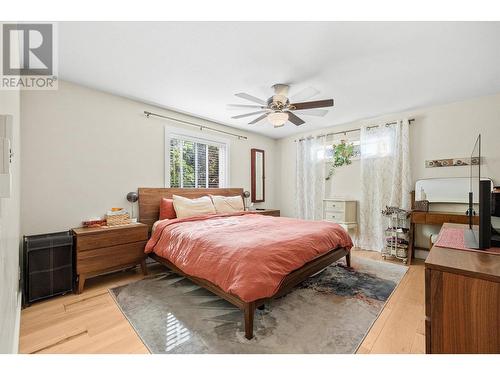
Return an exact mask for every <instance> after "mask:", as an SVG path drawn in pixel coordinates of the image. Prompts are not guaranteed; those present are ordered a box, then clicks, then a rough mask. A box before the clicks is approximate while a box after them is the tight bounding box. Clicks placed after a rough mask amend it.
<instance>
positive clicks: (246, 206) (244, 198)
mask: <svg viewBox="0 0 500 375" xmlns="http://www.w3.org/2000/svg"><path fill="white" fill-rule="evenodd" d="M248 198H250V192H249V191H248V190H245V191H244V192H243V200H244V201H245V211H248Z"/></svg>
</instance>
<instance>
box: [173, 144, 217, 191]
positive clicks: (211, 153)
mask: <svg viewBox="0 0 500 375" xmlns="http://www.w3.org/2000/svg"><path fill="white" fill-rule="evenodd" d="M169 154H170V187H180V188H219V187H224V186H225V183H226V176H225V171H226V145H225V144H222V143H214V142H209V141H203V140H199V139H190V138H187V137H177V136H173V137H171V138H170V152H169Z"/></svg>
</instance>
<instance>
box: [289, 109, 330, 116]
mask: <svg viewBox="0 0 500 375" xmlns="http://www.w3.org/2000/svg"><path fill="white" fill-rule="evenodd" d="M293 112H294V113H295V114H296V115H304V116H318V117H324V116H326V114H327V113H328V110H327V109H305V110H301V111H293Z"/></svg>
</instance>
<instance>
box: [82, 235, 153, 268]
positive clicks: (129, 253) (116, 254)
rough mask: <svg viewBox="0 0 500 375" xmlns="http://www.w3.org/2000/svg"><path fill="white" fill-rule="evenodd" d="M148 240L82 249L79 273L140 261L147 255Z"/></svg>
mask: <svg viewBox="0 0 500 375" xmlns="http://www.w3.org/2000/svg"><path fill="white" fill-rule="evenodd" d="M146 243H147V241H140V242H133V243H128V244H123V245H116V246H109V247H103V248H100V249H93V250H87V251H82V252H79V253H78V254H77V267H76V272H77V273H78V274H86V273H95V272H99V271H104V270H107V269H111V268H119V267H120V266H122V265H123V266H124V265H129V264H133V263H140V262H141V260H142V259H144V258H145V257H146V254H145V253H144V247H145V246H146Z"/></svg>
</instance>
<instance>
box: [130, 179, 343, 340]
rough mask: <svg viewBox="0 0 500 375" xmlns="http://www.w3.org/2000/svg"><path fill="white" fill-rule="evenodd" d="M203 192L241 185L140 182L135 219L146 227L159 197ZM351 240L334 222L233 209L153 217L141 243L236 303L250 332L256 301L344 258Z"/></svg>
mask: <svg viewBox="0 0 500 375" xmlns="http://www.w3.org/2000/svg"><path fill="white" fill-rule="evenodd" d="M208 194H212V195H223V196H235V195H240V196H241V195H242V194H243V189H239V188H228V189H176V188H139V220H140V221H141V222H142V223H144V224H147V225H148V226H149V228H150V229H151V228H152V227H153V224H154V223H156V222H157V221H158V218H159V206H160V201H161V199H162V198H171V197H172V195H180V196H184V197H186V198H199V197H201V196H205V195H208ZM351 247H352V241H351V239H350V237H349V235H348V234H347V233H346V232H345V231H344V230H343V229H342V228H341V227H340V226H338V225H337V224H333V223H329V222H307V221H301V220H297V219H291V218H276V217H271V216H264V215H258V214H256V213H248V212H239V213H234V214H220V215H207V216H204V217H194V218H184V219H173V220H165V221H160V222H158V223H157V225H156V227H155V231H154V233H153V234H152V236H151V238H150V240H149V241H148V244H147V246H146V249H145V251H146V252H147V253H148V254H149V256H150V257H151V258H153V259H154V260H156V261H157V262H159V263H161V264H163V265H165V266H167V267H168V268H170V269H171V270H172V271H174V272H176V273H178V274H180V275H182V276H185V277H186V278H188V279H190V280H191V281H193V282H194V283H196V284H198V285H199V286H201V287H204V288H206V289H208V290H210V291H211V292H212V293H215V294H216V295H218V296H220V297H221V298H224V299H225V300H227V301H228V302H230V303H231V304H233V305H235V306H237V307H238V308H240V309H241V310H242V311H243V314H244V325H245V337H246V338H247V339H251V338H252V337H253V321H254V314H255V309H256V308H258V307H260V306H263V305H264V304H266V303H267V302H268V301H269V300H270V299H272V298H277V297H281V296H283V295H285V294H286V293H288V292H290V291H291V290H292V289H293V288H294V287H295V286H296V285H298V284H299V283H301V282H302V281H304V280H305V279H307V278H308V277H309V276H311V275H313V274H315V273H317V272H319V271H320V270H322V269H323V268H325V267H327V266H328V265H330V264H332V263H333V262H335V261H337V260H339V259H341V258H343V257H345V258H346V263H347V265H348V266H350V253H349V251H350V248H351Z"/></svg>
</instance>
